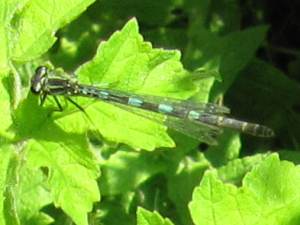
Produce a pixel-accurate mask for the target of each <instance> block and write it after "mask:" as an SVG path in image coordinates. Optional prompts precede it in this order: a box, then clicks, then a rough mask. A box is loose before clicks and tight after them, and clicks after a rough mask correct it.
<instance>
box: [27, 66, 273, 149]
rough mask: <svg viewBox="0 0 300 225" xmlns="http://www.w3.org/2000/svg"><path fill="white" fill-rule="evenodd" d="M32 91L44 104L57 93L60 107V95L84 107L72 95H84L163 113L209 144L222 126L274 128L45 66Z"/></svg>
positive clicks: (262, 132)
mask: <svg viewBox="0 0 300 225" xmlns="http://www.w3.org/2000/svg"><path fill="white" fill-rule="evenodd" d="M31 91H32V92H33V93H34V94H38V95H39V96H40V99H41V105H42V104H43V103H44V101H45V99H46V98H47V96H48V95H51V96H53V97H54V99H55V101H56V103H57V105H58V107H59V108H60V110H62V107H61V105H60V103H59V101H58V99H57V96H64V97H66V98H67V100H68V101H70V102H71V103H73V104H74V105H75V106H76V107H78V108H79V109H80V110H81V111H84V109H83V108H82V107H81V106H80V105H78V104H77V103H76V102H74V101H73V100H72V99H71V98H70V97H72V96H82V97H89V98H94V99H98V100H101V101H104V102H109V103H112V104H114V105H117V106H118V107H121V108H124V109H126V110H129V111H131V112H133V113H136V114H139V115H141V116H144V117H146V118H148V119H152V120H154V119H153V118H151V116H149V114H143V113H141V112H140V111H137V110H133V109H134V108H136V109H142V110H147V111H150V112H154V113H158V114H162V115H164V118H165V119H164V124H165V125H166V126H167V127H169V128H172V129H175V130H177V131H179V132H181V133H184V134H186V135H188V136H191V137H193V138H196V139H198V140H200V141H202V142H206V143H208V144H216V136H217V135H218V134H219V133H220V131H221V130H222V128H229V129H234V130H237V131H241V132H243V133H247V134H250V135H253V136H258V137H272V136H274V132H273V130H272V129H270V128H268V127H266V126H263V125H260V124H255V123H249V122H245V121H240V120H237V119H233V118H230V117H228V116H227V115H226V114H229V112H230V110H229V109H228V108H226V107H224V106H219V105H217V104H213V103H194V102H191V101H181V100H176V99H170V98H165V97H159V96H150V95H135V94H131V93H126V92H122V91H117V90H110V89H107V88H98V87H95V86H91V85H85V84H80V83H78V81H77V80H76V79H71V78H65V77H60V76H56V75H55V74H54V73H52V72H51V73H50V71H49V69H48V68H47V67H46V66H40V67H38V68H37V69H36V71H35V74H34V76H33V77H32V79H31Z"/></svg>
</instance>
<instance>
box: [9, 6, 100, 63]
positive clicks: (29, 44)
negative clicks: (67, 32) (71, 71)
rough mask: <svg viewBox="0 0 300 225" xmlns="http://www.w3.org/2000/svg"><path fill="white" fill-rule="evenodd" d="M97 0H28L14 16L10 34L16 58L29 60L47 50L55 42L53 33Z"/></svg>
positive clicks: (14, 57)
mask: <svg viewBox="0 0 300 225" xmlns="http://www.w3.org/2000/svg"><path fill="white" fill-rule="evenodd" d="M93 1H94V0H72V1H65V0H64V1H50V0H47V1H44V0H34V1H28V3H27V4H26V7H24V8H23V10H21V11H18V12H17V13H16V14H15V15H14V21H13V23H14V24H13V30H12V32H11V33H10V34H9V37H10V38H11V37H15V38H14V39H13V40H14V42H13V43H11V46H12V50H11V53H10V55H11V57H12V59H13V60H14V61H28V60H31V59H34V58H36V57H38V56H40V55H41V54H43V53H45V52H46V51H47V50H48V49H49V48H50V47H51V46H52V45H53V43H54V42H55V40H56V38H55V37H54V33H55V31H56V30H57V29H59V28H60V27H62V26H64V25H65V24H67V23H69V22H70V21H71V20H73V19H74V18H75V17H76V16H78V15H79V14H80V13H81V12H82V11H84V10H85V9H86V7H87V6H88V5H90V4H91V3H92V2H93Z"/></svg>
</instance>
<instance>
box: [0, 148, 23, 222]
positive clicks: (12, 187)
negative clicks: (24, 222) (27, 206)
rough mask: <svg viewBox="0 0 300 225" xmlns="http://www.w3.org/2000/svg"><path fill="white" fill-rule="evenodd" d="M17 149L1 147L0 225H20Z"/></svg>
mask: <svg viewBox="0 0 300 225" xmlns="http://www.w3.org/2000/svg"><path fill="white" fill-rule="evenodd" d="M14 150H15V149H13V148H12V147H10V146H8V145H0V158H1V163H0V224H1V225H18V224H20V221H19V217H18V215H17V209H16V200H17V196H16V194H17V191H16V184H17V176H18V174H17V167H18V159H17V156H16V154H15V152H14Z"/></svg>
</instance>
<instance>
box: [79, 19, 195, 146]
mask: <svg viewBox="0 0 300 225" xmlns="http://www.w3.org/2000/svg"><path fill="white" fill-rule="evenodd" d="M76 73H77V74H78V76H79V78H80V81H81V82H83V83H91V84H94V85H95V84H106V85H107V86H112V88H113V89H117V90H123V91H126V92H129V93H132V92H133V93H138V94H150V95H158V96H168V97H174V98H179V99H186V98H188V97H190V96H192V95H193V94H194V93H195V92H196V87H195V86H194V84H193V82H192V80H191V76H189V74H188V73H187V71H185V70H184V69H183V67H182V64H181V63H180V54H179V52H178V51H171V50H169V51H167V50H162V49H153V48H152V47H151V45H150V43H148V42H144V41H143V39H142V37H141V36H140V35H139V33H138V26H137V22H136V20H135V19H132V20H131V21H129V22H128V23H127V24H126V25H125V27H124V28H123V29H122V30H121V31H119V32H116V33H115V34H113V35H112V37H111V38H110V39H109V40H108V41H107V42H102V43H101V44H100V46H99V48H98V51H97V54H96V56H95V57H94V59H93V60H92V61H90V62H88V63H86V64H84V65H83V66H82V67H80V68H79V69H78V70H77V71H76ZM87 113H88V115H89V116H90V117H91V118H93V122H94V125H95V127H96V128H98V129H99V131H100V132H101V134H102V135H103V136H104V137H105V138H107V139H109V140H111V141H115V142H123V143H126V144H128V145H131V146H132V147H135V148H143V149H147V150H152V149H154V148H157V147H160V146H165V147H173V146H174V143H173V141H172V139H171V138H170V137H169V136H168V135H167V133H166V127H165V126H163V125H161V124H158V123H156V122H152V121H150V120H148V119H144V118H141V117H140V116H136V115H134V114H132V113H128V112H126V111H124V110H121V109H120V108H116V107H115V106H114V105H110V104H106V103H101V102H98V103H95V104H93V105H92V106H91V107H89V108H87ZM132 137H135V138H134V139H133V138H132Z"/></svg>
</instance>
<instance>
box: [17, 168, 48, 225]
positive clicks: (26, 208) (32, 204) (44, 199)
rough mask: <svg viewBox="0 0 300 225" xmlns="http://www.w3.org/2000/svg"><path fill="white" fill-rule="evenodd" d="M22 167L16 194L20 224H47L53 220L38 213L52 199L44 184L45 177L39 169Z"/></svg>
mask: <svg viewBox="0 0 300 225" xmlns="http://www.w3.org/2000/svg"><path fill="white" fill-rule="evenodd" d="M26 166H27V164H25V166H23V167H22V168H21V169H20V170H19V172H20V173H19V176H20V182H19V186H18V188H19V193H18V196H19V197H18V199H17V200H18V201H17V205H18V213H19V215H20V221H21V224H24V225H31V224H33V225H34V224H41V225H42V224H43V225H44V224H49V223H51V222H53V219H52V218H51V217H50V216H48V215H46V214H44V213H42V212H40V210H41V208H43V207H44V206H46V205H48V204H50V203H52V198H51V195H50V193H49V191H48V190H47V189H48V187H47V186H46V184H45V175H43V174H42V171H41V170H40V169H32V168H29V167H26Z"/></svg>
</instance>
